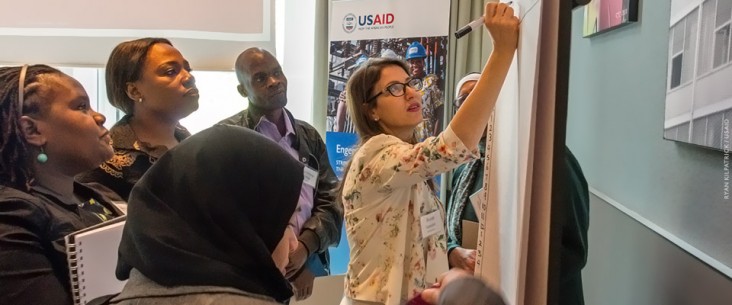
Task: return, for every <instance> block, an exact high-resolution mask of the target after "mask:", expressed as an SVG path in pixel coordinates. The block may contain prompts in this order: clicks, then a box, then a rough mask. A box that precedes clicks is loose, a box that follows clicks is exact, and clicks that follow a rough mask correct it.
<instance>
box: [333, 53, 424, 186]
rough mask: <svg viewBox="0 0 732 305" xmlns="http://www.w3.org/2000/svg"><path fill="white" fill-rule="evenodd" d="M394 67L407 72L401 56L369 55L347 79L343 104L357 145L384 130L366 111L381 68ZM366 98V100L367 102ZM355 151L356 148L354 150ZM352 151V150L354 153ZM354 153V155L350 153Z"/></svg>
mask: <svg viewBox="0 0 732 305" xmlns="http://www.w3.org/2000/svg"><path fill="white" fill-rule="evenodd" d="M391 66H396V67H400V68H402V69H404V72H407V74H409V65H407V63H406V62H404V61H403V60H401V59H395V58H386V57H381V58H371V59H369V60H368V61H366V62H365V63H363V64H362V65H361V66H360V67H359V68H358V69H357V70H356V72H354V73H353V74H352V75H351V77H350V78H349V79H348V83H347V84H346V105H347V108H348V115H350V116H351V121H352V122H353V127H354V128H355V129H356V133H357V134H358V138H359V141H358V142H359V144H358V147H359V148H360V147H361V145H362V144H363V143H366V142H367V141H368V140H369V139H371V138H372V137H374V136H377V135H380V134H384V133H386V132H385V131H384V129H383V128H381V125H379V123H378V122H376V121H374V120H373V119H371V116H369V112H370V111H371V109H374V107H376V99H371V101H368V100H369V98H371V97H372V96H374V94H376V92H374V86H376V83H378V82H379V80H380V79H381V71H382V70H384V68H386V67H391ZM366 101H368V102H366ZM408 143H410V144H416V143H417V138H416V136H415V135H412V138H411V139H409V141H408ZM357 150H358V149H357ZM354 154H355V152H354ZM351 156H353V154H352V155H351ZM352 162H353V159H351V160H349V161H348V163H347V164H346V167H345V168H344V169H343V174H344V175H347V174H348V171H349V170H350V169H351V163H352ZM345 181H346V180H345V176H344V177H343V179H342V180H341V183H340V184H339V185H338V189H337V194H338V198H337V200H338V201H341V199H342V196H343V185H344V183H345ZM427 185H428V186H429V187H430V189H431V190H433V191H434V190H435V188H436V187H435V182H434V181H433V180H431V179H430V180H428V181H427Z"/></svg>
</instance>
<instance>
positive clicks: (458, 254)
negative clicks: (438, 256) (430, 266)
mask: <svg viewBox="0 0 732 305" xmlns="http://www.w3.org/2000/svg"><path fill="white" fill-rule="evenodd" d="M476 254H477V251H475V250H473V249H465V248H461V247H457V248H454V249H452V251H450V256H449V257H448V260H449V261H450V266H452V267H455V268H460V269H463V270H465V271H468V272H470V273H471V274H472V273H473V272H475V257H476Z"/></svg>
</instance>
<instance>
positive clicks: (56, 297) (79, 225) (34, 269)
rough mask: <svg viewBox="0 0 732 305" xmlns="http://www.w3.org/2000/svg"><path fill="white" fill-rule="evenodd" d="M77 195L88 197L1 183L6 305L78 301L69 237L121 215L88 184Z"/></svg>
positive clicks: (1, 291)
mask: <svg viewBox="0 0 732 305" xmlns="http://www.w3.org/2000/svg"><path fill="white" fill-rule="evenodd" d="M74 193H75V194H77V195H79V196H80V197H81V198H85V199H87V200H86V201H85V202H83V203H76V202H63V201H61V200H59V199H58V198H57V197H55V196H54V195H52V194H50V193H49V192H48V191H45V190H43V189H40V188H34V189H32V190H31V192H30V193H26V192H23V191H20V190H17V189H14V188H9V187H4V186H0V304H72V298H71V287H70V280H69V269H68V263H67V260H66V247H65V242H64V236H66V235H68V234H69V233H72V232H75V231H78V230H81V229H83V228H86V227H89V226H91V225H95V224H98V223H101V222H102V221H104V220H108V219H111V218H114V217H116V216H119V215H121V212H119V210H118V209H117V208H116V207H115V206H114V205H113V204H111V203H109V202H107V201H106V200H105V199H103V197H102V196H101V195H100V194H99V193H97V192H95V191H93V190H92V189H90V188H88V187H86V186H83V185H81V184H78V183H76V184H74Z"/></svg>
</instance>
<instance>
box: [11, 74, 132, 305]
mask: <svg viewBox="0 0 732 305" xmlns="http://www.w3.org/2000/svg"><path fill="white" fill-rule="evenodd" d="M104 120H105V118H104V116H103V115H101V114H99V113H97V112H96V111H94V110H92V109H91V107H90V105H89V97H88V96H87V94H86V91H84V88H82V87H81V84H79V82H78V81H76V80H75V79H73V78H71V77H70V76H68V75H66V74H63V73H61V72H60V71H58V70H56V69H54V68H51V67H48V66H44V65H33V66H23V67H4V68H0V304H71V303H72V298H71V287H70V283H69V281H70V280H69V270H68V264H67V262H66V250H65V244H64V236H66V235H67V234H69V233H72V232H74V231H77V230H80V229H83V228H85V227H88V226H91V225H94V224H98V223H101V222H103V221H105V220H108V219H111V218H114V217H117V216H119V215H121V212H120V211H119V210H117V208H116V207H114V205H112V204H111V203H109V202H107V201H106V200H105V199H104V198H103V197H102V196H101V195H100V194H98V193H96V192H95V191H93V190H92V189H89V188H87V187H85V186H83V185H81V184H79V183H75V182H74V176H75V175H77V174H79V173H81V172H84V171H87V170H90V169H93V168H95V167H97V166H99V164H101V163H102V162H104V161H105V160H107V159H109V158H111V157H112V146H111V145H110V141H111V140H110V138H109V133H108V132H107V130H106V129H105V128H104V126H103V125H102V124H103V123H104Z"/></svg>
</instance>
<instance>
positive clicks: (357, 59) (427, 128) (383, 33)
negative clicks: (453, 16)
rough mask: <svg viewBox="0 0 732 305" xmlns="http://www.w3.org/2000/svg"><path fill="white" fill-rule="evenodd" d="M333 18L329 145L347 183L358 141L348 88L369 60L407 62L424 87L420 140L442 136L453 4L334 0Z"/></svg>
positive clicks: (429, 0) (424, 0)
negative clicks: (348, 167)
mask: <svg viewBox="0 0 732 305" xmlns="http://www.w3.org/2000/svg"><path fill="white" fill-rule="evenodd" d="M330 16H331V19H330V26H329V40H330V61H329V78H328V80H329V81H328V103H327V119H326V122H327V124H326V130H327V133H326V144H327V146H328V157H329V158H330V160H331V163H332V164H331V166H332V167H333V169H334V170H335V172H336V174H337V175H338V177H339V178H342V177H343V174H344V173H343V169H344V166H345V164H346V162H348V160H349V159H350V157H351V156H350V155H351V153H353V149H352V148H353V145H355V144H356V143H357V142H358V139H357V137H356V134H355V133H356V131H355V127H354V126H353V124H352V122H351V118H350V116H349V114H348V109H347V104H346V92H345V88H346V83H347V82H348V78H349V77H350V76H351V74H352V73H353V72H355V71H356V69H358V67H359V66H360V65H361V64H363V63H364V62H366V61H367V60H368V59H369V58H376V57H390V58H398V59H403V60H405V61H406V62H407V63H408V64H409V66H410V74H411V75H412V76H413V77H416V78H420V79H422V81H423V84H424V89H423V90H422V109H423V112H422V115H423V116H424V122H423V123H422V124H421V125H420V126H418V128H417V130H418V133H419V137H421V138H425V137H428V136H432V135H436V134H437V133H439V132H440V131H442V129H443V125H444V124H443V122H442V114H443V109H444V104H445V102H446V101H445V95H444V92H445V79H446V77H447V67H446V63H447V41H448V39H447V38H448V37H447V36H448V32H449V21H450V1H445V0H380V1H374V0H356V1H333V2H332V4H331V15H330ZM447 102H451V101H450V100H448V101H447Z"/></svg>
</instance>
